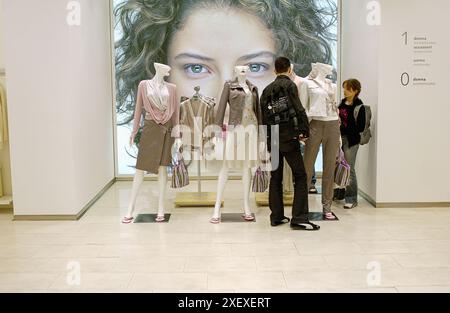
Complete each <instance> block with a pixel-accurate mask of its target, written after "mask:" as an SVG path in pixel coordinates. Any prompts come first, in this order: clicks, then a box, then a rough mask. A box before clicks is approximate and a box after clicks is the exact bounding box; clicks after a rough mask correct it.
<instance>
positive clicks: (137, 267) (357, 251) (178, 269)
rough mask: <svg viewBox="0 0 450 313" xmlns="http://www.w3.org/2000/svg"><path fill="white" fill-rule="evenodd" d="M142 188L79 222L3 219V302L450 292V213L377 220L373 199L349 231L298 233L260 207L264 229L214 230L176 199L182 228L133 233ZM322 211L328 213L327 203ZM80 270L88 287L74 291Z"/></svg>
mask: <svg viewBox="0 0 450 313" xmlns="http://www.w3.org/2000/svg"><path fill="white" fill-rule="evenodd" d="M215 184H216V183H215V182H214V181H210V182H205V183H204V189H205V191H215V187H216V185H215ZM241 186H242V185H241V183H240V182H239V181H230V182H229V183H228V185H227V190H226V196H225V197H226V202H225V208H224V212H236V213H238V212H240V211H241V207H242V200H241V199H242V190H241ZM155 187H156V184H155V183H152V182H146V183H145V184H144V185H143V188H142V192H141V193H140V195H139V198H138V201H137V208H140V209H139V210H138V211H139V212H141V213H153V212H155V209H156V208H155V203H156V197H157V193H156V188H155ZM195 187H196V184H192V186H190V187H188V188H187V189H186V190H182V191H188V190H189V189H191V190H195ZM130 188H131V182H118V183H116V184H115V185H114V186H113V187H112V188H111V189H110V190H108V192H107V193H106V194H105V195H104V196H103V197H102V198H101V199H100V200H99V201H98V202H97V203H96V204H95V205H94V206H93V207H92V208H91V209H90V210H89V211H88V212H87V214H86V215H85V216H84V217H83V218H82V219H81V220H80V221H78V222H12V221H11V219H12V213H11V212H8V211H0V292H4V291H31V292H66V291H69V292H83V291H93V292H111V291H112V292H117V291H122V292H134V291H139V292H336V291H340V292H434V291H435V292H449V291H450V228H449V227H448V225H449V224H450V209H448V208H426V209H389V208H388V209H375V208H373V207H371V206H370V205H369V204H368V203H367V202H365V201H364V200H362V199H361V201H360V206H359V207H358V208H356V209H354V210H351V211H346V210H344V209H342V208H341V207H342V204H340V203H336V204H335V208H334V211H335V213H336V214H337V215H338V216H339V218H340V221H339V222H321V223H320V224H321V226H322V229H321V230H320V231H319V232H296V231H291V230H290V229H289V226H288V225H285V226H281V227H279V228H271V227H270V226H269V223H268V216H269V210H268V208H256V207H255V210H254V211H255V213H256V216H257V222H256V223H238V224H220V225H212V224H210V223H208V219H209V217H210V214H211V209H210V208H176V209H175V208H174V207H173V204H172V203H173V199H174V196H175V192H174V191H173V190H170V191H169V193H168V199H167V209H168V211H169V212H170V213H172V214H173V215H172V219H171V221H170V223H168V224H131V225H122V224H121V223H120V219H121V217H122V215H123V214H124V213H125V211H126V207H127V204H128V201H129V196H130ZM310 206H311V211H320V210H321V207H320V196H310ZM286 213H287V215H289V209H287V210H286ZM73 262H75V263H73ZM71 264H72V265H73V264H79V266H80V268H79V269H80V276H79V278H80V285H76V284H75V285H73V284H70V283H68V281H69V282H70V278H71V277H72V278H73V275H74V272H73V267H71ZM374 275H375V277H377V278H379V279H376V280H373V278H374ZM374 282H375V283H374Z"/></svg>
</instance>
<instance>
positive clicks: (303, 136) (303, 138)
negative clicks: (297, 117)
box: [298, 134, 308, 143]
mask: <svg viewBox="0 0 450 313" xmlns="http://www.w3.org/2000/svg"><path fill="white" fill-rule="evenodd" d="M298 140H300V141H301V142H303V143H306V141H307V140H308V137H305V135H303V134H301V135H300V136H299V137H298Z"/></svg>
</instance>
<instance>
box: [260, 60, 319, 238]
mask: <svg viewBox="0 0 450 313" xmlns="http://www.w3.org/2000/svg"><path fill="white" fill-rule="evenodd" d="M291 71H292V68H291V62H290V61H289V59H287V58H284V57H280V58H277V59H276V60H275V72H276V74H277V78H276V80H275V81H274V82H273V83H271V84H270V85H269V86H267V87H266V88H265V89H264V91H263V94H262V96H261V102H260V103H261V109H262V118H263V123H264V125H267V129H268V131H267V144H268V147H269V150H270V152H271V157H272V161H273V160H274V159H276V158H278V162H275V163H278V164H277V166H275V167H274V168H272V173H271V179H270V189H269V206H270V210H271V211H272V214H271V215H270V222H271V225H272V226H278V225H281V224H285V223H288V222H289V221H290V222H291V228H292V229H297V230H319V229H320V227H319V226H318V225H315V224H313V223H310V222H309V217H308V215H309V207H308V186H307V183H306V171H305V166H304V164H303V158H302V155H301V152H300V141H306V140H307V138H308V137H309V122H308V118H307V116H306V112H305V109H304V108H303V106H302V104H301V102H300V98H299V96H298V89H297V86H296V85H295V83H294V82H293V81H292V80H291V79H290V78H289V76H290V74H291ZM275 154H278V155H275ZM284 158H286V161H287V163H288V164H289V166H290V167H291V169H292V174H293V176H294V203H293V206H292V220H290V219H289V218H287V217H286V216H284V203H283V161H284ZM272 164H274V162H272Z"/></svg>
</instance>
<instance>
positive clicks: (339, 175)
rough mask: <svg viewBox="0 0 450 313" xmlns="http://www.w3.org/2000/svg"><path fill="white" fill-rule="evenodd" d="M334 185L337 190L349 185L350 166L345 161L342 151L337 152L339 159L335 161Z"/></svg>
mask: <svg viewBox="0 0 450 313" xmlns="http://www.w3.org/2000/svg"><path fill="white" fill-rule="evenodd" d="M334 183H335V184H336V185H337V186H338V187H339V188H345V187H347V186H348V185H350V165H349V164H348V163H347V161H346V160H345V157H344V151H342V149H341V150H339V157H338V159H337V161H336V169H335V171H334Z"/></svg>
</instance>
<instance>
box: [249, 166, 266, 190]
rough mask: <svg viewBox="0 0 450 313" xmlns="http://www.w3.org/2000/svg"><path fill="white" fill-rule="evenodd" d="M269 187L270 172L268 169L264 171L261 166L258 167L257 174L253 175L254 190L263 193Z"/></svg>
mask: <svg viewBox="0 0 450 313" xmlns="http://www.w3.org/2000/svg"><path fill="white" fill-rule="evenodd" d="M267 188H269V173H268V172H267V171H263V170H262V169H261V167H258V169H257V170H256V172H255V175H254V176H253V185H252V191H253V192H256V193H262V192H266V190H267Z"/></svg>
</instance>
